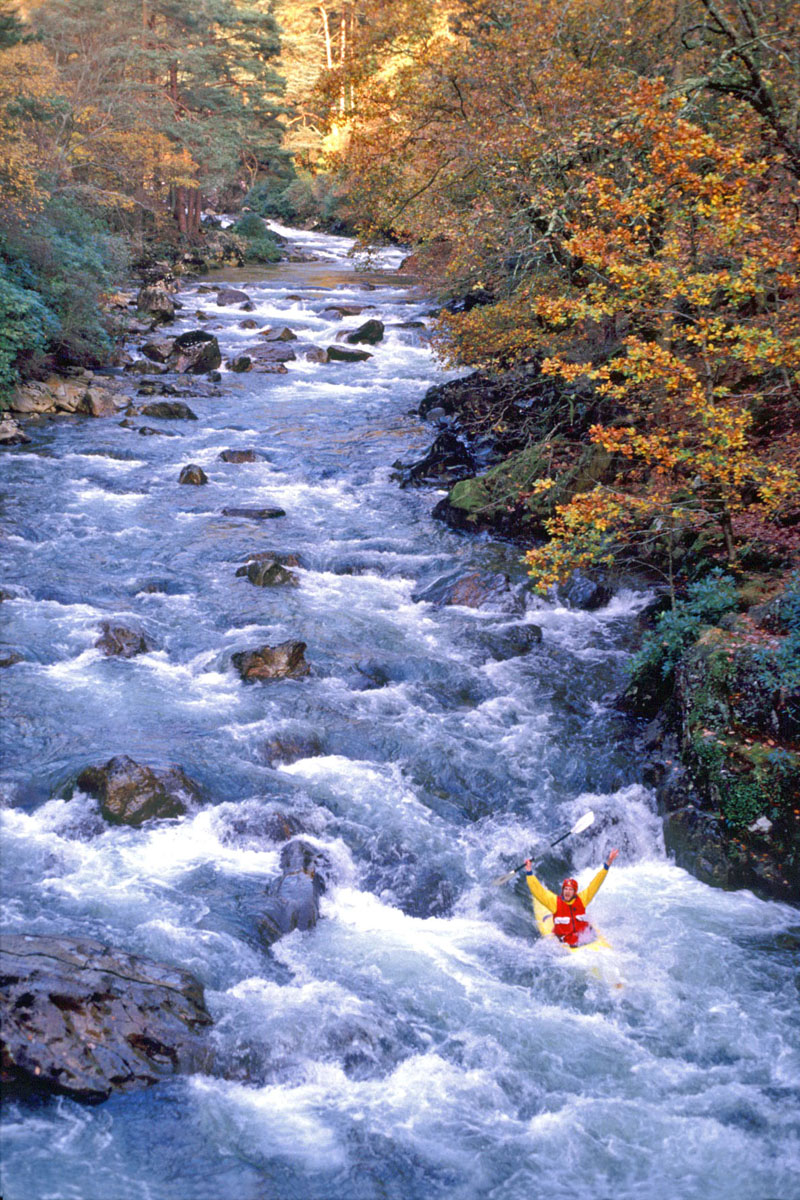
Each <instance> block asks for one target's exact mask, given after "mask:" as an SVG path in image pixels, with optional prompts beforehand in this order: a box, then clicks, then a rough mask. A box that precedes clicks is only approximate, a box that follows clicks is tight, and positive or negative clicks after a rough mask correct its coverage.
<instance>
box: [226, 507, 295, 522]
mask: <svg viewBox="0 0 800 1200" xmlns="http://www.w3.org/2000/svg"><path fill="white" fill-rule="evenodd" d="M222 515H223V517H245V518H246V519H247V520H249V521H272V520H274V519H275V518H276V517H285V516H286V511H285V510H284V509H282V508H223V510H222Z"/></svg>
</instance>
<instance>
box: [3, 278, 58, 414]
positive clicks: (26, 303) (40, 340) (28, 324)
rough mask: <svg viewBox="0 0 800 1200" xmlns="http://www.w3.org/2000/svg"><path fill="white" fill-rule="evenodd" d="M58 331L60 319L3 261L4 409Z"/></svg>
mask: <svg viewBox="0 0 800 1200" xmlns="http://www.w3.org/2000/svg"><path fill="white" fill-rule="evenodd" d="M57 330H58V319H57V317H56V316H55V314H54V313H53V312H51V310H50V309H49V308H48V307H47V305H46V304H45V303H44V301H43V300H42V297H41V296H40V295H38V293H37V292H35V291H32V290H31V289H30V288H24V287H20V286H19V284H17V283H14V282H13V280H12V279H11V278H10V277H9V271H8V266H7V265H6V263H4V262H3V261H2V259H0V409H4V408H6V407H7V406H8V400H9V396H10V393H11V390H12V388H13V387H14V385H15V384H16V383H17V382H18V381H19V379H20V374H21V369H24V366H25V365H26V364H27V363H30V362H31V361H32V360H35V359H36V358H37V357H39V356H40V355H42V354H44V353H45V351H46V349H47V346H48V343H49V341H50V339H51V338H52V337H54V336H55V334H56V332H57Z"/></svg>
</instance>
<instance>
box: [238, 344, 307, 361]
mask: <svg viewBox="0 0 800 1200" xmlns="http://www.w3.org/2000/svg"><path fill="white" fill-rule="evenodd" d="M242 353H243V354H246V355H247V356H248V357H249V358H251V359H252V360H253V362H255V363H285V362H292V361H293V360H294V359H295V358H297V355H296V354H295V352H294V350H293V349H292V347H291V346H289V345H287V344H286V342H260V343H259V344H258V345H256V346H245V348H244V350H243V351H242Z"/></svg>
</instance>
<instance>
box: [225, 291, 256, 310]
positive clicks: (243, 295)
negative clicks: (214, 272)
mask: <svg viewBox="0 0 800 1200" xmlns="http://www.w3.org/2000/svg"><path fill="white" fill-rule="evenodd" d="M249 301H250V297H249V296H248V294H247V292H242V291H240V290H239V288H220V290H219V291H218V292H217V304H218V305H219V306H220V308H224V307H225V306H226V305H228V304H242V303H249Z"/></svg>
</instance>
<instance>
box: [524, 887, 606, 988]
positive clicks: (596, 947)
mask: <svg viewBox="0 0 800 1200" xmlns="http://www.w3.org/2000/svg"><path fill="white" fill-rule="evenodd" d="M531 900H532V901H533V915H534V918H535V920H536V928H537V929H538V930H539V933H540V934H541V935H542V937H545V938H552V937H555V933H554V932H553V914H552V913H551V912H549V911H548V909H546V908H545V906H544V905H543V904H540V902H539V901H538V900H537V899H536V897H535V896H531ZM594 932H595V937H594V940H593V941H591V942H584V944H583V945H582V946H567V945H565V944H564V943H563V942H562V943H560V944H561V945H563V946H564V949H565V950H567V951H568V952H569V953H570V954H579V955H580V956H581V958H583V957H584V956H586V958H587V960H588V961H590V962H591V973H592V975H594V976H596V977H597V978H598V979H605V981H606V983H608V984H610V985H611V986H612V987H616V988H621V987H623V986H624V985H623V983H622V980H621V979H620V976H619V971H618V970H617V967H616V965H615V964H614V963H613V962H612V961H611V958H610V955H611V952H612V947H611V943H610V942H608V941H607V940H606V939H605V938H604V937H603V935H602V934H601V933H598V932H597V930H595V931H594ZM598 954H599V955H600V956H601V958H600V959H595V958H594V956H595V955H598Z"/></svg>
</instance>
